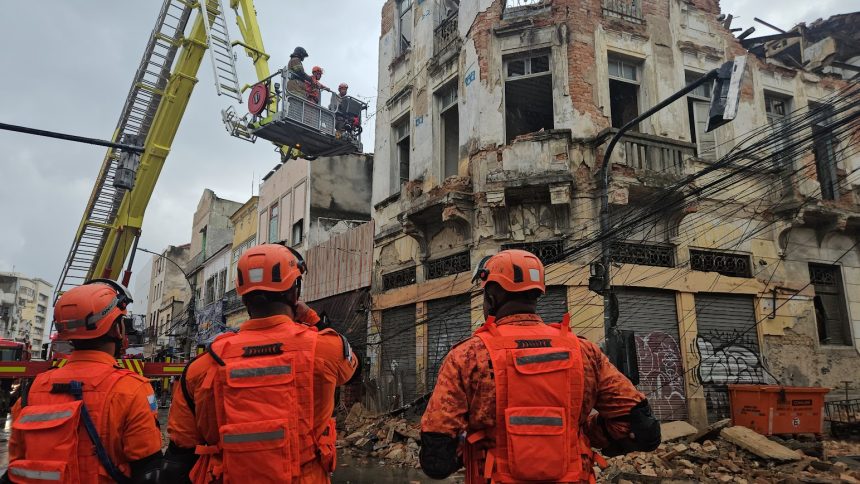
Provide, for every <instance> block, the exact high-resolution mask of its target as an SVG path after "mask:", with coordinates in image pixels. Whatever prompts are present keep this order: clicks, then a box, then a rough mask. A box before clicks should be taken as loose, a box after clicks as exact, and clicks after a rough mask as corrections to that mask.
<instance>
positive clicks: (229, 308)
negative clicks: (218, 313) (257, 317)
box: [224, 289, 245, 314]
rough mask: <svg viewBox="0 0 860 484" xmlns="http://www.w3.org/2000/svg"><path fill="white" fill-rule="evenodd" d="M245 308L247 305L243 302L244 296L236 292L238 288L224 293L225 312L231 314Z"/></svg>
mask: <svg viewBox="0 0 860 484" xmlns="http://www.w3.org/2000/svg"><path fill="white" fill-rule="evenodd" d="M244 308H245V305H244V304H242V298H241V297H240V296H239V294H238V293H237V292H236V289H230V290H229V291H227V292H226V293H224V314H231V313H233V312H236V311H238V310H240V309H244Z"/></svg>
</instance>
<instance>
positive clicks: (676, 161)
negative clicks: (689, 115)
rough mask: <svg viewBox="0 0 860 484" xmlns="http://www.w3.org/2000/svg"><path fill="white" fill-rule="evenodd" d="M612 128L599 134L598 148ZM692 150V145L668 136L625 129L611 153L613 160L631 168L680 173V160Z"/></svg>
mask: <svg viewBox="0 0 860 484" xmlns="http://www.w3.org/2000/svg"><path fill="white" fill-rule="evenodd" d="M617 132H618V130H617V129H615V128H613V129H611V130H608V131H607V132H606V134H605V135H604V137H603V142H602V146H601V147H600V149H601V150H604V149H605V148H606V145H607V144H608V143H609V139H610V138H611V137H612V136H613V135H614V134H615V133H617ZM695 154H696V145H694V144H692V143H686V142H684V141H677V140H673V139H670V138H663V137H660V136H653V135H648V134H642V133H635V132H628V133H627V134H625V135H624V136H623V137H622V138H621V141H619V143H618V144H617V145H616V147H615V152H614V153H613V154H612V158H613V159H612V161H613V162H614V163H622V164H624V165H627V166H629V167H631V168H633V169H635V170H648V171H655V172H663V173H669V174H674V175H681V174H682V173H683V171H684V162H685V161H686V160H687V159H688V158H691V157H693V156H694V155H695Z"/></svg>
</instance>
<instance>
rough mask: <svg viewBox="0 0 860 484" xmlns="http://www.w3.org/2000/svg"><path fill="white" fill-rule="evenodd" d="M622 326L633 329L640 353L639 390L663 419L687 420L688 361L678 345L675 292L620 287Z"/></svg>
mask: <svg viewBox="0 0 860 484" xmlns="http://www.w3.org/2000/svg"><path fill="white" fill-rule="evenodd" d="M616 294H617V295H618V327H619V328H620V329H625V330H633V331H634V332H635V336H636V350H637V352H638V353H639V355H638V362H639V385H638V388H639V391H641V392H642V393H644V394H645V396H646V397H648V401H649V402H650V404H651V408H652V409H653V410H654V415H655V416H656V417H657V418H658V419H659V420H663V421H671V420H686V418H687V396H686V390H685V388H684V362H683V359H682V357H681V348H680V346H679V345H678V341H679V340H680V338H679V335H678V316H677V310H676V306H675V293H674V292H672V291H661V290H657V289H638V288H618V289H616Z"/></svg>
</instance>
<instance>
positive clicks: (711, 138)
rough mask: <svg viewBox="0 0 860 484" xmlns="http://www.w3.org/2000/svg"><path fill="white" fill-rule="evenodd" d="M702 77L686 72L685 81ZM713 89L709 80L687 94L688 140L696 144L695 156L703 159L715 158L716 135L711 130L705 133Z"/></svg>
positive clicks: (689, 81)
mask: <svg viewBox="0 0 860 484" xmlns="http://www.w3.org/2000/svg"><path fill="white" fill-rule="evenodd" d="M700 77H702V75H701V74H699V73H695V72H687V73H686V79H685V81H686V83H687V84H690V83H691V82H694V81H696V80H697V79H699V78H700ZM713 90H714V82H713V81H709V82H706V83H704V84H702V85H701V86H699V87H697V88H696V90H694V91H693V92H691V93H690V94H688V95H687V115H688V116H689V120H690V140H691V141H692V142H693V143H695V144H696V156H698V157H699V158H701V159H703V160H711V161H713V160H716V159H717V150H716V147H717V136H716V133H715V132H713V131H711V132H710V133H706V132H705V130H707V128H708V115H709V114H708V113H709V111H710V108H711V94H712V93H713Z"/></svg>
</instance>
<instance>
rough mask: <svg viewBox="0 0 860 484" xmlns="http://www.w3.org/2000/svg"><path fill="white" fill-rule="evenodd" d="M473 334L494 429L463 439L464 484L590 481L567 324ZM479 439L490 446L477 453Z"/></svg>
mask: <svg viewBox="0 0 860 484" xmlns="http://www.w3.org/2000/svg"><path fill="white" fill-rule="evenodd" d="M475 335H476V336H477V337H479V338H480V339H481V341H482V342H483V343H484V346H485V347H486V348H487V350H488V351H489V353H490V359H491V361H492V367H493V375H494V379H495V383H496V420H495V421H496V424H495V426H494V427H493V428H490V429H486V430H484V431H481V432H477V433H473V434H471V435H467V441H466V450H465V453H466V455H465V460H466V475H467V482H468V483H477V482H482V483H483V482H486V480H487V479H490V480H491V482H494V483H516V482H579V481H581V480H589V479H591V469H590V466H591V461H592V458H591V455H592V452H591V447H590V445H589V443H588V439H587V437H585V436H584V435H583V434H582V433H581V432H580V425H579V422H580V415H579V414H580V411H581V408H582V400H583V393H584V392H583V386H584V383H583V381H584V371H583V362H582V353H581V350H580V343H579V339H578V338H577V337H576V335H572V334H571V332H570V327H569V324H568V318H567V317H565V320H564V321H563V322H562V323H561V325H533V326H514V325H498V326H497V325H496V324H495V322H493V321H492V320H490V321H488V322H487V323H486V324H484V326H483V327H481V328H480V329H479V330H478V331H477V332H476V333H475ZM487 437H492V438H493V439H492V440H493V441H494V442H495V447H494V448H492V449H489V450H487V451H482V450H481V448H482V446H481V445H480V441H481V440H483V439H484V438H487ZM481 467H482V468H481ZM586 467H588V468H586Z"/></svg>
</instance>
